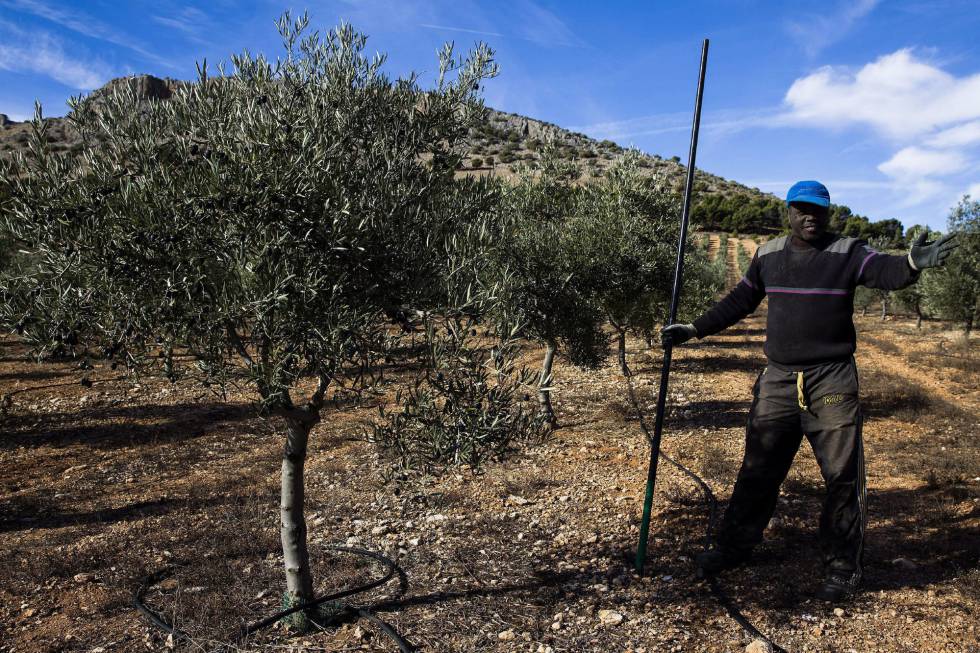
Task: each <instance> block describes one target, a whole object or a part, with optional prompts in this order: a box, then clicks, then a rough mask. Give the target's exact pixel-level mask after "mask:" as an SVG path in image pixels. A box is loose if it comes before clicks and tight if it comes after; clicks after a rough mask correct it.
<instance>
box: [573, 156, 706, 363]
mask: <svg viewBox="0 0 980 653" xmlns="http://www.w3.org/2000/svg"><path fill="white" fill-rule="evenodd" d="M639 161H640V157H639V155H638V153H636V152H627V154H626V155H625V156H624V157H622V158H621V159H619V160H618V161H617V162H616V163H614V164H613V165H612V166H611V167H610V168H609V169H608V170H607V171H606V173H605V174H604V175H603V176H602V177H599V178H597V179H595V180H593V181H591V182H589V183H587V184H585V185H584V186H583V187H582V189H581V192H580V193H579V194H578V195H577V202H576V205H575V207H574V210H573V215H572V217H571V218H570V219H569V220H568V222H567V225H566V231H567V239H568V241H569V247H570V254H569V257H570V258H571V259H572V261H573V266H574V268H575V269H576V270H577V272H578V275H579V279H580V280H581V281H580V283H581V284H583V285H584V286H585V287H586V288H587V289H588V291H589V292H590V293H591V295H592V297H593V301H594V303H595V304H596V305H597V306H599V307H600V309H601V310H602V312H603V315H604V317H605V318H606V319H607V320H608V321H609V323H610V324H611V325H612V327H613V328H614V329H615V331H616V334H617V340H618V356H619V364H620V367H621V369H622V370H623V371H624V372H625V373H628V368H627V366H626V334H627V332H631V331H632V332H635V333H640V334H644V335H649V334H651V333H652V332H653V331H654V327H655V325H656V324H662V323H663V322H664V321H665V320H666V319H667V312H668V310H669V306H670V299H671V290H672V287H673V280H674V267H675V261H676V257H677V240H678V236H679V232H680V220H679V218H680V203H679V201H678V198H677V196H676V195H675V194H673V193H672V192H671V190H670V187H669V185H668V183H667V181H666V180H665V179H663V178H662V177H652V176H649V175H644V174H642V173H641V171H640V167H639ZM685 246H686V247H687V265H686V268H687V275H686V277H687V284H686V285H685V293H684V295H685V300H686V301H685V306H686V308H687V309H688V310H689V311H692V310H697V308H699V307H702V306H703V305H704V304H705V303H706V302H707V301H710V300H711V299H712V298H713V296H714V294H715V293H717V292H718V291H719V290H721V288H720V286H717V285H716V284H715V283H712V282H711V281H710V280H711V279H715V278H716V277H715V276H712V275H711V274H710V271H709V270H707V269H702V268H706V267H707V265H708V262H707V258H706V257H705V256H704V255H703V254H702V253H701V252H700V250H698V249H697V248H696V247H695V246H694V245H693V242H692V243H690V244H686V245H685ZM706 282H707V283H706Z"/></svg>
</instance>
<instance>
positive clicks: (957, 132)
mask: <svg viewBox="0 0 980 653" xmlns="http://www.w3.org/2000/svg"><path fill="white" fill-rule="evenodd" d="M976 144H980V120H974V121H973V122H967V123H963V124H962V125H957V126H956V127H950V128H949V129H944V130H943V131H941V132H938V133H936V134H935V135H933V136H930V137H929V138H928V139H927V140H926V145H929V146H930V147H963V146H967V145H976Z"/></svg>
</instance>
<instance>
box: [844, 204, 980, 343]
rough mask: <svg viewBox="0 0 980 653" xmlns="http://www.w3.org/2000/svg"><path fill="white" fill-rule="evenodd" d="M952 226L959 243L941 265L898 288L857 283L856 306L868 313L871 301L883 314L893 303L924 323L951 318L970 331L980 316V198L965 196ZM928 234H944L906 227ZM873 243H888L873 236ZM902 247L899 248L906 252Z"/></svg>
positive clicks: (911, 232)
mask: <svg viewBox="0 0 980 653" xmlns="http://www.w3.org/2000/svg"><path fill="white" fill-rule="evenodd" d="M947 229H948V231H949V232H956V233H957V242H958V243H959V247H958V248H957V250H956V251H955V252H954V253H953V255H952V256H951V257H950V258H949V261H948V262H947V263H946V265H944V266H943V267H941V268H938V269H929V270H925V271H923V272H922V274H921V277H920V279H919V280H918V282H917V283H914V284H912V285H910V286H908V287H906V288H903V289H901V290H897V291H892V292H889V291H884V290H876V289H870V288H864V287H859V288H858V290H857V293H856V294H855V298H854V303H855V307H856V308H858V309H860V310H861V311H862V313H867V310H868V308H870V307H871V306H872V305H876V304H877V305H878V306H880V309H881V318H882V319H884V318H885V316H886V315H887V313H888V308H889V305H892V304H894V305H897V306H898V307H899V308H901V309H903V310H905V311H908V312H909V313H911V314H912V315H914V316H915V318H916V327H918V328H921V326H922V320H923V319H924V318H927V317H932V318H939V319H944V320H949V321H951V322H954V323H955V324H958V325H960V326H962V327H963V329H964V331H965V332H966V334H967V335H969V334H970V333H971V332H972V330H973V328H974V326H975V325H976V323H977V321H978V320H980V201H977V200H973V199H972V198H970V197H969V196H966V197H964V198H963V199H962V200H960V202H959V203H957V205H956V206H955V207H953V209H952V210H951V211H950V215H949V218H948V220H947ZM923 230H925V231H926V232H927V233H928V237H929V239H930V240H933V239H935V238H936V237H938V236H939V235H940V234H939V233H938V232H934V231H930V230H928V228H927V227H923V226H921V225H915V226H913V227H911V228H909V229H908V232H907V234H906V240H907V241H908V242H910V243H911V242H913V241H914V240H915V239H916V238H917V237H918V236H919V234H920V233H922V231H923ZM871 243H872V244H873V245H878V246H887V243H882V242H879V241H875V240H872V241H871ZM902 251H904V250H895V251H894V253H902Z"/></svg>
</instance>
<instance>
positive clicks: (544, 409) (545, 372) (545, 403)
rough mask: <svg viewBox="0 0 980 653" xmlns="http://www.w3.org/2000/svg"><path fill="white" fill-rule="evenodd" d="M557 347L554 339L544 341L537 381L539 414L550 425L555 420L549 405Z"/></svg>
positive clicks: (553, 411)
mask: <svg viewBox="0 0 980 653" xmlns="http://www.w3.org/2000/svg"><path fill="white" fill-rule="evenodd" d="M557 349H558V343H556V342H555V341H554V340H548V341H546V342H545V350H544V362H543V363H542V364H541V378H540V380H539V381H538V404H539V405H540V406H541V414H542V415H543V416H544V417H545V419H547V420H548V423H549V424H551V425H554V424H555V422H556V420H555V410H554V408H552V406H551V381H552V375H551V367H552V365H553V363H554V362H555V351H557Z"/></svg>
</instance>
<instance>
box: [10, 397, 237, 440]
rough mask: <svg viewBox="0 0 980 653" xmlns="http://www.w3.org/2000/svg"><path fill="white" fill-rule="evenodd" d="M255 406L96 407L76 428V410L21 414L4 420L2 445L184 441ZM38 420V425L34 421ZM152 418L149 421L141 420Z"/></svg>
mask: <svg viewBox="0 0 980 653" xmlns="http://www.w3.org/2000/svg"><path fill="white" fill-rule="evenodd" d="M255 416H256V414H255V409H254V407H253V406H252V405H251V404H231V403H184V404H150V405H138V406H124V407H118V406H115V407H106V408H104V409H103V408H93V409H91V410H90V411H89V412H88V413H87V415H86V420H87V421H89V422H90V423H89V424H86V425H84V426H76V425H75V424H77V422H78V414H77V413H68V412H65V413H49V414H41V415H37V414H17V415H11V416H8V417H7V418H6V419H5V421H4V424H3V426H4V432H2V433H0V449H15V448H18V447H41V446H50V447H66V446H70V445H86V446H91V447H94V448H97V449H116V448H120V447H135V446H140V445H144V444H150V443H156V444H159V443H163V442H181V441H184V440H189V439H193V438H197V437H200V436H202V435H205V434H207V433H208V431H209V430H211V429H213V428H214V427H215V426H218V425H220V424H222V423H225V422H237V421H243V420H246V419H250V418H253V417H255ZM38 420H40V423H39V424H37V425H36V426H35V425H34V424H35V422H37V421H38ZM147 420H153V422H154V423H151V424H146V423H141V422H143V421H147Z"/></svg>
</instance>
